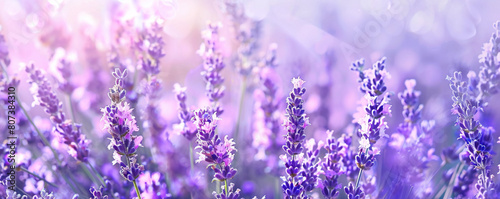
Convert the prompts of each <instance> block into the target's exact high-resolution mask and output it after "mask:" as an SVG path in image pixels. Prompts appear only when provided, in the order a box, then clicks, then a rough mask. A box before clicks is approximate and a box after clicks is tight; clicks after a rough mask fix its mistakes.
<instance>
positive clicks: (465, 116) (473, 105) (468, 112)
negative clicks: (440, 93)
mask: <svg viewBox="0 0 500 199" xmlns="http://www.w3.org/2000/svg"><path fill="white" fill-rule="evenodd" d="M447 79H448V80H449V81H450V88H451V90H452V93H453V97H452V99H453V109H452V110H453V111H454V113H455V114H457V115H458V118H457V125H458V126H459V127H460V138H461V139H462V140H464V141H465V143H466V148H467V150H468V155H469V158H470V160H471V163H472V164H473V165H474V166H476V168H478V169H488V168H489V167H490V160H491V154H490V151H491V141H492V137H491V131H492V129H491V128H486V127H484V126H482V125H481V123H480V122H479V121H477V120H476V119H475V118H474V116H475V115H476V113H478V111H479V110H482V108H481V107H480V105H479V104H478V101H476V100H474V99H472V98H471V96H470V95H469V94H468V93H467V92H466V84H465V81H462V74H461V73H460V72H455V74H454V76H453V77H448V78H447Z"/></svg>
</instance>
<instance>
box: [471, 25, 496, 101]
mask: <svg viewBox="0 0 500 199" xmlns="http://www.w3.org/2000/svg"><path fill="white" fill-rule="evenodd" d="M493 28H494V29H495V31H494V32H493V34H492V35H491V38H490V41H489V42H488V43H485V44H484V45H483V52H482V53H481V54H480V55H479V63H480V64H481V66H480V67H479V74H478V76H479V79H477V77H476V76H475V74H474V73H471V75H470V77H469V81H470V82H471V85H470V86H469V88H470V89H471V91H472V92H473V93H475V94H477V95H474V96H475V97H476V101H478V102H479V104H480V105H481V106H487V102H486V98H488V97H489V96H491V95H494V94H496V93H498V90H499V88H498V87H499V85H500V70H499V69H500V60H499V57H498V54H499V53H500V21H497V22H496V23H495V24H493Z"/></svg>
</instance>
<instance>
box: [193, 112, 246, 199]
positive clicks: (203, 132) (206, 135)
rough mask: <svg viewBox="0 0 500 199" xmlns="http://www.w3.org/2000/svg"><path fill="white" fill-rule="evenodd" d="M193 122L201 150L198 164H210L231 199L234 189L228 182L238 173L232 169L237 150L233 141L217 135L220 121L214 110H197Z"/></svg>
mask: <svg viewBox="0 0 500 199" xmlns="http://www.w3.org/2000/svg"><path fill="white" fill-rule="evenodd" d="M193 120H194V124H195V125H196V128H197V129H198V134H197V137H198V140H197V142H198V146H196V149H200V151H199V152H198V155H199V159H198V160H197V161H196V162H202V161H205V162H207V163H208V167H210V168H212V170H213V171H214V172H215V174H214V179H213V180H218V181H220V182H224V183H225V196H226V197H229V196H230V195H231V192H232V189H229V188H228V186H227V181H228V180H230V179H232V178H233V177H234V176H235V175H236V172H237V170H236V169H234V168H232V167H231V162H232V161H233V159H234V154H233V151H235V150H236V149H235V148H234V142H233V139H229V138H228V137H227V136H226V137H224V140H222V139H221V138H220V137H219V135H217V134H216V132H215V129H216V128H217V121H218V120H220V119H219V118H218V117H217V113H216V112H215V111H213V110H210V109H208V108H204V109H199V110H196V111H195V112H194V118H193ZM237 192H239V191H238V190H237V191H235V192H234V193H237ZM221 197H222V195H221Z"/></svg>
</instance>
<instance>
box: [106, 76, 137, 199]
mask: <svg viewBox="0 0 500 199" xmlns="http://www.w3.org/2000/svg"><path fill="white" fill-rule="evenodd" d="M113 76H114V77H115V79H116V80H115V85H114V86H113V88H111V89H110V91H109V93H108V96H109V98H110V99H111V105H108V106H106V107H104V108H102V109H101V111H102V112H103V115H102V119H101V121H104V129H105V130H106V131H107V132H108V133H109V134H111V136H112V138H110V140H111V142H110V144H109V146H108V149H113V150H114V152H113V158H114V161H113V164H117V163H118V164H119V165H120V174H121V176H122V177H123V178H124V179H125V180H128V181H130V182H132V183H134V187H135V190H136V193H137V196H138V197H139V199H140V198H141V196H140V192H139V189H138V187H137V183H136V179H137V178H138V177H139V175H140V174H141V173H142V172H143V171H144V166H142V165H139V164H138V163H137V159H136V156H137V148H138V147H139V146H142V145H141V141H142V137H141V136H134V135H132V133H133V132H134V131H138V130H139V129H138V127H137V124H136V121H135V117H134V116H133V115H132V114H131V113H132V109H131V108H130V105H129V103H128V102H125V101H124V100H125V95H126V92H125V89H124V88H123V78H125V77H126V76H127V71H126V70H125V71H123V72H122V71H120V69H116V70H115V72H113ZM123 158H124V159H125V160H126V163H124V162H122V159H123Z"/></svg>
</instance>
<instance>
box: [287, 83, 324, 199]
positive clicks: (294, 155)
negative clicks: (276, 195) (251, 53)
mask: <svg viewBox="0 0 500 199" xmlns="http://www.w3.org/2000/svg"><path fill="white" fill-rule="evenodd" d="M304 83H305V81H304V80H302V79H300V78H293V79H292V84H293V89H292V91H291V92H290V95H289V97H288V98H287V99H286V102H287V108H286V114H285V116H286V118H285V120H284V123H283V126H284V127H285V130H286V131H287V134H286V135H285V141H286V143H285V145H283V150H284V151H285V153H286V155H284V156H282V157H281V159H282V160H283V161H284V162H285V168H286V173H287V176H282V179H283V181H284V183H283V184H282V185H281V187H282V189H283V193H284V194H285V198H295V197H297V196H300V197H302V196H303V195H305V190H306V188H305V187H304V186H303V185H306V184H308V183H305V184H303V183H304V181H305V180H307V178H304V177H303V176H298V175H299V173H300V172H301V169H303V162H304V161H303V156H304V153H303V151H304V147H305V145H304V139H305V138H306V135H305V132H304V130H305V128H306V127H307V126H308V125H310V124H309V118H308V117H307V115H306V113H305V110H304V107H303V104H304V100H303V99H302V96H303V95H304V94H305V92H306V89H305V88H304V87H303V84H304ZM314 154H315V152H311V155H314ZM316 156H317V155H316ZM309 157H310V156H309ZM316 164H317V163H316ZM310 166H311V165H310ZM310 166H306V167H307V168H308V169H309V167H310ZM316 167H317V165H315V166H314V167H312V168H311V169H313V170H311V171H313V173H314V169H316ZM304 172H306V173H308V171H304ZM314 176H316V175H314ZM308 189H310V187H308Z"/></svg>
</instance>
